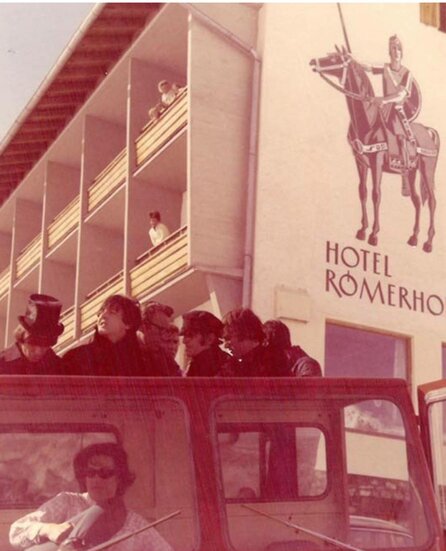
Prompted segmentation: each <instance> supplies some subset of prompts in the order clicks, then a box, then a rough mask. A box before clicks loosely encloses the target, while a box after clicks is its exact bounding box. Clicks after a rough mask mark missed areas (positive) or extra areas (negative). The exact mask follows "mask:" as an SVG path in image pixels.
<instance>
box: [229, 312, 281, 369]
mask: <svg viewBox="0 0 446 551" xmlns="http://www.w3.org/2000/svg"><path fill="white" fill-rule="evenodd" d="M223 339H224V341H225V343H226V346H227V348H228V349H229V350H230V351H231V353H232V358H230V359H229V361H228V362H226V363H225V364H224V365H223V367H222V368H221V370H220V373H219V374H220V375H222V376H224V377H225V376H228V377H284V376H289V375H290V371H289V369H288V361H287V358H286V356H285V353H284V352H283V351H282V350H278V349H276V348H273V347H270V346H266V345H265V343H264V341H265V333H264V330H263V325H262V322H261V321H260V319H259V318H258V317H257V316H256V315H255V314H254V312H253V311H252V310H250V309H249V308H236V309H235V310H231V311H230V312H228V313H227V314H226V315H225V317H224V318H223Z"/></svg>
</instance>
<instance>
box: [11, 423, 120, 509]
mask: <svg viewBox="0 0 446 551" xmlns="http://www.w3.org/2000/svg"><path fill="white" fill-rule="evenodd" d="M117 441H118V434H117V432H116V431H115V430H114V428H113V427H107V426H94V425H90V426H84V427H83V426H82V425H79V424H77V425H72V424H69V423H67V424H65V425H63V426H53V427H51V426H49V425H47V424H37V423H34V424H29V425H13V424H10V425H0V450H1V456H0V508H1V509H26V508H34V507H36V506H38V505H40V504H41V503H43V502H44V501H46V500H48V499H49V498H51V497H53V496H54V495H55V494H57V493H59V492H62V491H76V490H77V484H76V480H75V478H74V473H73V469H72V465H71V462H72V458H71V455H69V454H67V450H73V453H76V452H77V451H80V450H81V449H82V448H83V447H85V446H88V445H90V444H93V443H96V442H117Z"/></svg>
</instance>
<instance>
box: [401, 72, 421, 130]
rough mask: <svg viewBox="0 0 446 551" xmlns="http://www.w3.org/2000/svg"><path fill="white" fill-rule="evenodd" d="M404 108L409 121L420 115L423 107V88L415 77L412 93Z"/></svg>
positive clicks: (411, 88)
mask: <svg viewBox="0 0 446 551" xmlns="http://www.w3.org/2000/svg"><path fill="white" fill-rule="evenodd" d="M403 109H404V113H405V114H406V117H407V120H408V121H409V122H412V121H413V120H415V119H416V118H417V117H418V114H419V112H420V109H421V90H420V87H419V85H418V82H417V81H416V80H415V79H414V78H413V77H412V86H411V87H410V94H409V96H408V97H407V99H406V101H405V102H404V104H403Z"/></svg>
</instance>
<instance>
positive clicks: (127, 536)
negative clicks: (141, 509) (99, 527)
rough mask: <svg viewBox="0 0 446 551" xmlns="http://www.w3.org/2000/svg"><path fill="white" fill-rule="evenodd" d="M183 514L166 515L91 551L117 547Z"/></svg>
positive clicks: (178, 512)
mask: <svg viewBox="0 0 446 551" xmlns="http://www.w3.org/2000/svg"><path fill="white" fill-rule="evenodd" d="M180 513H181V509H178V511H175V512H174V513H170V514H169V515H166V516H164V517H161V518H158V519H156V520H154V521H153V522H151V523H150V524H148V525H147V526H143V527H142V528H139V529H138V530H135V531H134V532H130V533H129V534H122V536H116V537H115V538H112V539H111V540H108V541H105V542H104V543H100V544H99V545H95V546H94V547H90V549H89V551H101V550H102V549H108V548H109V547H111V546H112V545H115V544H116V543H119V542H121V541H124V540H127V539H129V538H132V537H133V536H136V534H140V533H141V532H144V530H148V529H149V528H153V527H154V526H157V525H158V524H161V523H162V522H165V521H166V520H169V519H170V518H173V517H176V516H177V515H179V514H180ZM60 549H63V546H61V547H60Z"/></svg>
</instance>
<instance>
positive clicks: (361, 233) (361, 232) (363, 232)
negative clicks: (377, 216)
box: [356, 230, 365, 241]
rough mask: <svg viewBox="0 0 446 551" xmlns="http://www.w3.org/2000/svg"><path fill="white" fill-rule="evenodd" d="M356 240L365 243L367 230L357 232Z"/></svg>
mask: <svg viewBox="0 0 446 551" xmlns="http://www.w3.org/2000/svg"><path fill="white" fill-rule="evenodd" d="M356 239H360V240H361V241H364V239H365V230H358V231H357V232H356Z"/></svg>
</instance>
